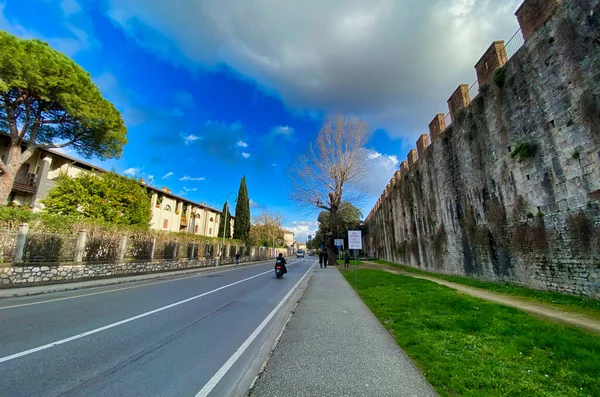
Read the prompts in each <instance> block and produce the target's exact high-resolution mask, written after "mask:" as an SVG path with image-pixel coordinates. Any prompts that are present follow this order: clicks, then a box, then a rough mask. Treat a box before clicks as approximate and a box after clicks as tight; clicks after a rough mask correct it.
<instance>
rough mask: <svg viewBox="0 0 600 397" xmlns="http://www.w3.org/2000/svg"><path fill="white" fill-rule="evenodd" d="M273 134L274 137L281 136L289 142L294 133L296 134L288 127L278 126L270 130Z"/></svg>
mask: <svg viewBox="0 0 600 397" xmlns="http://www.w3.org/2000/svg"><path fill="white" fill-rule="evenodd" d="M271 131H272V132H273V134H274V135H281V136H283V137H285V138H287V139H289V140H291V139H292V137H293V136H294V133H295V132H296V130H294V129H293V128H292V127H290V126H287V125H286V126H282V125H279V126H277V127H273V129H272V130H271Z"/></svg>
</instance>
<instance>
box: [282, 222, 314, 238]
mask: <svg viewBox="0 0 600 397" xmlns="http://www.w3.org/2000/svg"><path fill="white" fill-rule="evenodd" d="M318 228H319V224H318V223H317V222H316V221H314V222H310V221H295V222H292V224H291V226H284V227H283V229H285V230H289V231H290V232H294V240H296V241H298V242H300V243H305V242H306V241H307V239H308V235H309V234H311V235H313V237H314V234H313V233H314V231H315V230H317V229H318Z"/></svg>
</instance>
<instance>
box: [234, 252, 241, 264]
mask: <svg viewBox="0 0 600 397" xmlns="http://www.w3.org/2000/svg"><path fill="white" fill-rule="evenodd" d="M235 264H236V265H239V264H240V253H239V252H238V253H237V254H235Z"/></svg>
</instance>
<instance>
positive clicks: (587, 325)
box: [360, 262, 600, 334]
mask: <svg viewBox="0 0 600 397" xmlns="http://www.w3.org/2000/svg"><path fill="white" fill-rule="evenodd" d="M360 268H361V269H377V270H383V271H386V272H389V273H394V274H401V275H403V276H409V277H414V278H420V279H423V280H428V281H432V282H434V283H437V284H440V285H444V286H446V287H448V288H452V289H454V290H456V291H458V292H461V293H463V294H465V295H470V296H473V297H475V298H479V299H483V300H486V301H489V302H494V303H499V304H501V305H505V306H510V307H514V308H517V309H520V310H523V311H526V312H529V313H532V314H536V315H539V316H543V317H546V318H549V319H551V320H555V321H560V322H562V323H566V324H570V325H573V326H575V327H578V328H583V329H586V330H588V331H592V332H594V333H596V334H600V321H598V320H597V319H595V318H592V317H590V316H587V315H585V314H582V313H571V312H567V311H563V310H560V309H556V308H554V307H553V306H550V305H546V304H544V303H535V302H531V301H529V300H526V299H523V298H520V297H516V296H511V295H505V294H499V293H496V292H491V291H487V290H484V289H480V288H475V287H469V286H467V285H462V284H457V283H453V282H450V281H445V280H441V279H439V278H435V277H430V276H425V275H420V274H415V273H409V272H405V271H402V270H399V269H396V268H393V267H390V266H386V265H380V264H378V263H373V262H365V263H364V264H362V265H361V266H360Z"/></svg>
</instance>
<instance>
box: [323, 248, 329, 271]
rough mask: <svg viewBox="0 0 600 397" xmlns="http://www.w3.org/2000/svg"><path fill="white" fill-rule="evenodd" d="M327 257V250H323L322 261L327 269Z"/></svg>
mask: <svg viewBox="0 0 600 397" xmlns="http://www.w3.org/2000/svg"><path fill="white" fill-rule="evenodd" d="M327 259H329V254H328V253H327V251H325V252H323V263H324V264H325V269H327Z"/></svg>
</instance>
